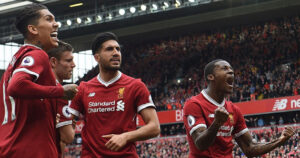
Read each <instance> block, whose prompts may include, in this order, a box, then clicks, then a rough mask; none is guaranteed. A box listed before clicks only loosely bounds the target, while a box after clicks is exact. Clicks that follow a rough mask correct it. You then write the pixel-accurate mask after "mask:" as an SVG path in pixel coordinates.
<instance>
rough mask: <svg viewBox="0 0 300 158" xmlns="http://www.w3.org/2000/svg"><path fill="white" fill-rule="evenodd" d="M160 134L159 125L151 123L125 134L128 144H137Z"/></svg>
mask: <svg viewBox="0 0 300 158" xmlns="http://www.w3.org/2000/svg"><path fill="white" fill-rule="evenodd" d="M159 133H160V127H159V124H156V123H154V122H151V123H148V124H146V125H145V126H143V127H141V128H139V129H137V130H134V131H130V132H126V133H124V134H125V135H126V137H127V141H128V142H135V141H141V140H146V139H150V138H153V137H156V136H158V135H159Z"/></svg>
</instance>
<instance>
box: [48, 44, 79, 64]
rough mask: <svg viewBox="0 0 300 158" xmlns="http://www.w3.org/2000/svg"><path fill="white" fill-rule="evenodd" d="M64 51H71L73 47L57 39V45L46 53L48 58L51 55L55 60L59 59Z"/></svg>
mask: <svg viewBox="0 0 300 158" xmlns="http://www.w3.org/2000/svg"><path fill="white" fill-rule="evenodd" d="M65 51H71V52H72V51H73V47H72V46H71V45H70V44H69V43H66V42H63V41H59V42H58V47H56V48H52V49H50V50H49V51H48V52H47V53H48V56H49V59H50V58H51V57H54V58H56V59H57V60H60V58H61V56H62V54H63V52H65Z"/></svg>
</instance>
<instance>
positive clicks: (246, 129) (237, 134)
mask: <svg viewBox="0 0 300 158" xmlns="http://www.w3.org/2000/svg"><path fill="white" fill-rule="evenodd" d="M248 131H249V129H248V128H245V129H243V130H242V131H240V132H239V133H236V134H234V138H237V137H239V136H241V135H243V134H245V133H246V132H248Z"/></svg>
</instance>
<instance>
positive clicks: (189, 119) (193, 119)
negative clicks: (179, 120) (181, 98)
mask: <svg viewBox="0 0 300 158" xmlns="http://www.w3.org/2000/svg"><path fill="white" fill-rule="evenodd" d="M187 122H188V125H189V126H190V127H192V126H193V125H194V124H195V122H196V119H195V117H194V116H192V115H189V116H188V117H187Z"/></svg>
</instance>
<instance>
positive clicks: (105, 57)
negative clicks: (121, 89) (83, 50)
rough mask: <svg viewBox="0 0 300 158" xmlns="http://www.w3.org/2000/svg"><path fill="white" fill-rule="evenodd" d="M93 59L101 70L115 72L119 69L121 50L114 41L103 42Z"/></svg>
mask: <svg viewBox="0 0 300 158" xmlns="http://www.w3.org/2000/svg"><path fill="white" fill-rule="evenodd" d="M94 57H95V59H96V61H97V62H98V63H99V65H100V68H101V69H102V70H107V71H115V70H119V69H120V68H121V48H120V45H119V43H118V42H117V41H115V40H108V41H106V42H104V43H103V44H102V46H101V48H100V49H99V50H98V51H97V52H96V54H95V55H94Z"/></svg>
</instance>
